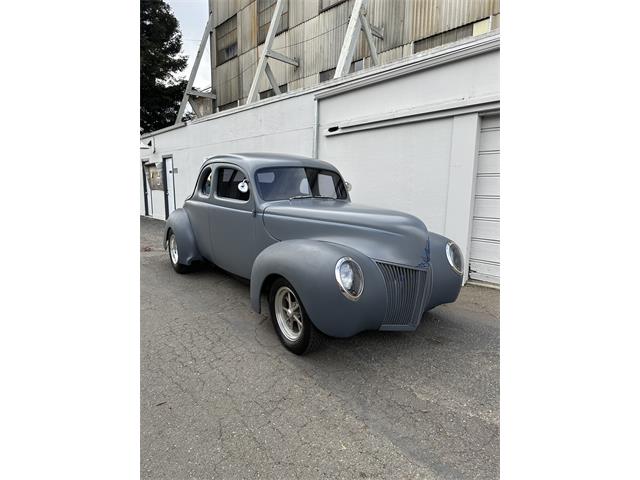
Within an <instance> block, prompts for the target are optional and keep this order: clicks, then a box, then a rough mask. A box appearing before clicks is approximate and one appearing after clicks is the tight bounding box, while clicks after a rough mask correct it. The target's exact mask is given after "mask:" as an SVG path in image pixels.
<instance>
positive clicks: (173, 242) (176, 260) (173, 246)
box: [167, 230, 190, 274]
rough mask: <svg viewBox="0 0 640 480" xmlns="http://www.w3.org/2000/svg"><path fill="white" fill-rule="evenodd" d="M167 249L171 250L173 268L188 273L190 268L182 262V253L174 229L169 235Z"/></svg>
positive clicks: (170, 256) (170, 258)
mask: <svg viewBox="0 0 640 480" xmlns="http://www.w3.org/2000/svg"><path fill="white" fill-rule="evenodd" d="M167 250H168V251H169V261H170V262H171V266H172V267H173V269H174V270H175V271H176V272H177V273H180V274H183V273H187V272H188V271H189V270H190V268H189V266H188V265H183V264H182V263H180V254H179V252H178V241H177V239H176V234H175V233H173V231H171V230H170V231H169V236H168V237H167Z"/></svg>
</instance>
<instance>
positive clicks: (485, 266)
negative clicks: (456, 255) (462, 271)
mask: <svg viewBox="0 0 640 480" xmlns="http://www.w3.org/2000/svg"><path fill="white" fill-rule="evenodd" d="M469 270H470V273H471V276H472V277H473V278H474V279H476V280H481V281H483V282H490V283H500V264H493V263H487V262H479V261H477V260H471V261H470V262H469Z"/></svg>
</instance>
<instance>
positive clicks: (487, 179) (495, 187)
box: [476, 175, 500, 197]
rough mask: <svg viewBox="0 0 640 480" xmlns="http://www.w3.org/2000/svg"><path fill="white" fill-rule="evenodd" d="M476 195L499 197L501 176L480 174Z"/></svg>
mask: <svg viewBox="0 0 640 480" xmlns="http://www.w3.org/2000/svg"><path fill="white" fill-rule="evenodd" d="M476 195H477V196H482V197H499V196H500V177H499V176H497V175H490V176H478V179H477V180H476Z"/></svg>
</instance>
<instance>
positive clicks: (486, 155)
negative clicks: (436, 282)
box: [469, 115, 500, 284]
mask: <svg viewBox="0 0 640 480" xmlns="http://www.w3.org/2000/svg"><path fill="white" fill-rule="evenodd" d="M469 268H470V273H469V276H470V278H472V279H474V280H481V281H484V282H490V283H497V284H499V283H500V116H499V115H494V116H490V117H483V118H482V124H481V128H480V146H479V150H478V174H477V177H476V197H475V207H474V211H473V227H472V229H471V253H470V255H469Z"/></svg>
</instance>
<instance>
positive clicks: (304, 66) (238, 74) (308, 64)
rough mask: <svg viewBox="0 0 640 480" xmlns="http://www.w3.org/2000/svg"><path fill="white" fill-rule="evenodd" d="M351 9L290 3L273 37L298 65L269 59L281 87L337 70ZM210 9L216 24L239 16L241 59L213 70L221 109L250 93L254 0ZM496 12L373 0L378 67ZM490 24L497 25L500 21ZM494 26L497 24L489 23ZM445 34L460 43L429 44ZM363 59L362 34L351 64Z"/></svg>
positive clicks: (491, 6) (454, 4) (453, 0)
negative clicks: (418, 43) (285, 23)
mask: <svg viewBox="0 0 640 480" xmlns="http://www.w3.org/2000/svg"><path fill="white" fill-rule="evenodd" d="M353 5H354V0H349V1H347V2H343V3H340V4H338V5H336V6H335V7H332V8H330V9H328V10H325V11H324V12H320V13H319V2H318V1H316V0H306V1H303V0H289V29H288V30H286V31H285V32H283V33H281V34H280V35H278V36H276V39H275V41H274V49H275V50H276V51H278V52H279V53H282V54H284V55H287V56H289V57H292V58H296V59H297V60H298V62H299V63H300V66H299V67H298V68H294V67H293V66H290V65H286V64H283V63H282V62H278V61H277V60H270V61H269V64H270V65H271V68H272V70H273V71H274V74H275V76H276V78H277V80H278V83H279V84H284V83H287V84H289V83H291V84H292V85H291V86H290V87H289V91H291V90H295V89H297V88H300V87H301V86H304V87H308V86H311V85H315V84H317V83H318V81H319V73H320V72H323V71H326V70H330V69H332V68H335V66H336V64H337V62H338V57H339V55H340V49H341V47H342V43H343V41H344V35H345V33H346V31H347V24H348V22H349V18H350V16H351V12H352V10H353ZM214 8H215V10H214V16H215V23H216V25H219V24H221V23H223V22H224V21H226V20H228V19H229V18H230V17H232V16H233V15H234V14H237V15H238V22H237V24H238V53H239V57H240V58H241V60H239V61H238V59H234V60H232V61H230V62H227V63H226V64H223V65H221V66H219V67H217V71H216V72H217V79H218V95H219V97H220V99H219V104H220V105H224V104H225V103H228V102H230V101H233V100H236V99H238V98H245V97H246V96H247V95H248V93H249V88H250V85H251V80H252V78H253V74H254V73H255V64H257V61H258V49H257V48H256V44H257V38H258V17H257V0H214ZM499 11H500V2H499V0H394V1H391V0H371V1H370V3H369V13H368V15H369V20H370V22H371V23H372V24H373V25H375V26H377V27H383V28H384V37H385V38H384V40H380V39H378V38H375V40H374V41H375V43H376V48H377V49H378V54H379V57H380V61H381V63H383V64H386V63H390V62H393V61H396V60H398V59H400V58H402V57H405V56H408V55H411V54H412V53H413V46H412V43H413V41H415V40H419V39H422V38H424V37H427V36H432V35H435V34H438V33H441V32H445V31H447V30H452V29H454V28H456V27H460V26H462V25H465V24H469V23H470V22H473V21H477V20H481V19H482V18H486V17H488V16H489V15H491V14H498V13H499ZM493 21H494V22H497V23H498V25H499V17H498V18H497V19H496V18H494V20H493ZM494 27H495V23H493V24H492V28H494ZM447 35H449V36H451V37H453V36H455V37H456V38H451V40H458V39H459V38H458V37H459V36H460V35H461V33H460V32H459V31H458V32H451V33H445V34H444V35H443V37H442V38H438V39H433V41H432V43H438V42H440V43H442V41H443V40H444V37H445V36H447ZM447 38H448V37H447ZM447 41H448V40H447ZM440 43H438V44H440ZM362 58H364V59H365V67H366V68H368V67H370V66H371V57H370V52H369V48H368V45H367V43H366V41H365V39H364V35H362V34H361V35H359V38H358V42H357V45H356V50H355V52H354V57H353V60H354V61H357V60H360V59H362ZM232 62H235V63H232ZM252 63H253V65H252ZM238 65H239V67H238ZM234 77H235V78H234ZM269 86H270V85H269V83H268V80H267V79H266V76H265V77H264V78H263V79H261V82H260V85H259V91H264V90H265V89H267V88H269Z"/></svg>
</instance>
